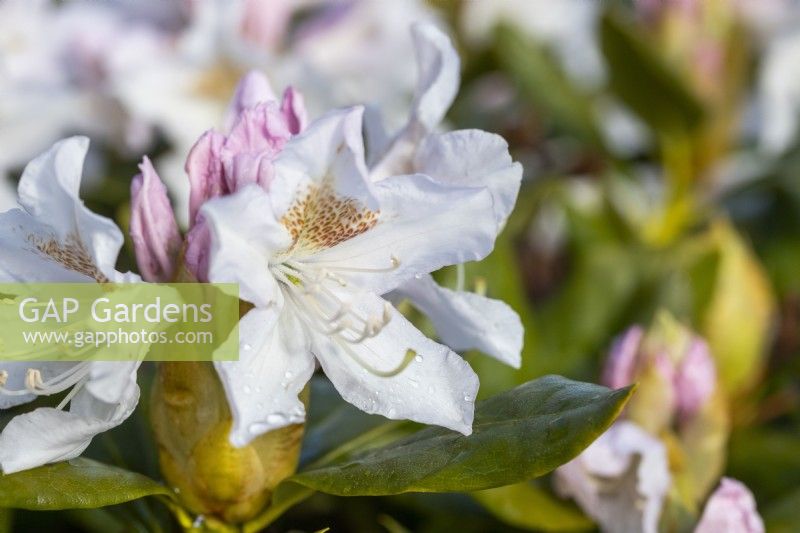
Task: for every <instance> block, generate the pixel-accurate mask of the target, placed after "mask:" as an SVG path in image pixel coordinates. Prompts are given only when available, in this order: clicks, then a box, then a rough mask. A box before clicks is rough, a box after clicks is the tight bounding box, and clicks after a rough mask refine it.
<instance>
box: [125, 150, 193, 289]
mask: <svg viewBox="0 0 800 533" xmlns="http://www.w3.org/2000/svg"><path fill="white" fill-rule="evenodd" d="M139 169H140V170H141V172H142V173H141V174H138V175H137V176H136V177H134V178H133V182H132V183H131V227H130V232H131V238H132V239H133V246H134V250H135V251H136V262H137V264H138V265H139V271H140V272H141V274H142V277H143V278H144V279H145V280H147V281H169V280H171V279H172V278H173V276H174V274H175V261H176V258H177V256H178V253H179V251H180V247H181V234H180V231H178V223H177V222H176V221H175V215H174V213H173V212H172V206H171V205H170V202H169V198H168V197H167V188H166V187H164V184H163V183H162V182H161V178H159V176H158V174H157V173H156V171H155V169H154V168H153V165H152V164H151V163H150V160H149V159H148V158H147V157H145V158H144V160H143V161H142V163H141V164H140V165H139Z"/></svg>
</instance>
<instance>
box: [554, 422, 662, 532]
mask: <svg viewBox="0 0 800 533" xmlns="http://www.w3.org/2000/svg"><path fill="white" fill-rule="evenodd" d="M554 483H555V488H556V491H557V492H558V493H559V494H561V495H562V496H564V497H570V498H573V499H574V500H575V501H576V502H577V503H578V505H579V506H580V507H581V509H583V511H584V512H585V513H586V514H587V515H589V516H590V517H591V518H592V519H594V520H595V521H596V522H597V524H598V526H599V527H600V529H601V530H602V531H605V532H609V533H630V532H632V531H638V532H642V533H657V532H658V521H659V517H660V516H661V510H662V507H663V505H664V500H665V498H666V496H667V493H668V491H669V489H670V485H671V476H670V473H669V464H668V462H667V450H666V448H665V446H664V444H663V443H662V442H661V441H660V440H658V439H657V438H655V437H653V436H651V435H650V434H649V433H647V432H646V431H645V430H643V429H641V428H640V427H638V426H637V425H636V424H634V423H632V422H628V421H621V422H616V423H615V424H614V425H613V426H611V428H610V429H609V430H608V431H606V432H605V433H603V434H602V435H601V436H600V437H599V438H598V439H597V440H596V441H594V442H593V443H592V444H590V445H589V447H588V448H586V449H585V450H584V451H583V453H581V454H580V455H579V456H578V457H577V458H575V459H573V460H572V461H570V462H569V463H567V464H565V465H563V466H561V467H559V468H558V469H557V470H556V471H555V480H554Z"/></svg>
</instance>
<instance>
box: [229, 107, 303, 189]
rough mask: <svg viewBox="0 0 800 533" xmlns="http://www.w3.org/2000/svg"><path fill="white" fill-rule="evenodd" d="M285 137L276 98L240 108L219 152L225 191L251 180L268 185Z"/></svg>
mask: <svg viewBox="0 0 800 533" xmlns="http://www.w3.org/2000/svg"><path fill="white" fill-rule="evenodd" d="M289 137H291V132H290V131H289V126H288V125H287V124H286V121H285V120H284V117H283V115H282V114H281V111H280V109H279V108H278V104H277V103H276V102H265V103H260V104H257V105H255V106H253V107H249V108H246V109H244V110H243V111H242V112H241V114H240V115H239V117H238V119H237V120H236V122H235V123H234V125H233V128H232V129H231V132H230V134H229V135H228V136H227V138H226V139H225V142H224V143H223V145H222V148H221V149H220V152H219V157H220V159H221V161H222V166H223V169H224V176H225V183H226V186H227V189H228V191H230V192H234V191H238V190H239V189H241V188H244V187H246V186H247V185H250V184H253V183H257V184H258V185H260V186H261V187H264V188H265V189H266V188H268V187H269V184H270V182H271V181H272V176H273V169H272V161H273V159H275V156H276V155H277V154H278V152H279V151H280V150H281V148H283V145H284V144H285V143H286V141H287V140H288V139H289Z"/></svg>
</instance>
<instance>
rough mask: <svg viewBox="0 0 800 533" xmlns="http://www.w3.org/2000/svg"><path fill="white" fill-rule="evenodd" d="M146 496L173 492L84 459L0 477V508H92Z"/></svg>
mask: <svg viewBox="0 0 800 533" xmlns="http://www.w3.org/2000/svg"><path fill="white" fill-rule="evenodd" d="M145 496H169V497H171V496H172V493H171V492H170V491H169V490H168V489H167V488H166V487H164V486H163V485H161V484H159V483H156V482H155V481H153V480H152V479H150V478H148V477H146V476H143V475H141V474H137V473H135V472H129V471H128V470H123V469H122V468H117V467H113V466H108V465H105V464H103V463H98V462H97V461H92V460H90V459H84V458H78V459H72V460H70V461H65V462H62V463H56V464H52V465H45V466H41V467H39V468H34V469H32V470H25V471H23V472H17V473H14V474H6V475H3V476H0V507H8V508H15V509H32V510H39V511H45V510H56V509H91V508H95V507H105V506H107V505H115V504H118V503H123V502H127V501H131V500H136V499H138V498H143V497H145Z"/></svg>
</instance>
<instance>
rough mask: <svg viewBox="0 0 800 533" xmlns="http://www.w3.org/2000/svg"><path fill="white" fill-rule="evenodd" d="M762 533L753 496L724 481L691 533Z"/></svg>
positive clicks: (726, 479) (731, 482) (741, 487)
mask: <svg viewBox="0 0 800 533" xmlns="http://www.w3.org/2000/svg"><path fill="white" fill-rule="evenodd" d="M718 531H725V532H727V533H764V521H763V520H762V519H761V516H760V515H759V514H758V510H757V509H756V500H755V498H753V493H752V492H750V490H749V489H748V488H747V487H746V486H745V485H744V484H743V483H741V482H740V481H736V480H735V479H731V478H727V477H724V478H722V481H721V482H720V484H719V487H718V488H717V490H715V491H714V494H712V495H711V498H709V500H708V503H706V508H705V510H704V511H703V516H702V517H701V518H700V522H699V523H698V524H697V527H696V528H695V530H694V533H716V532H718Z"/></svg>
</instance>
